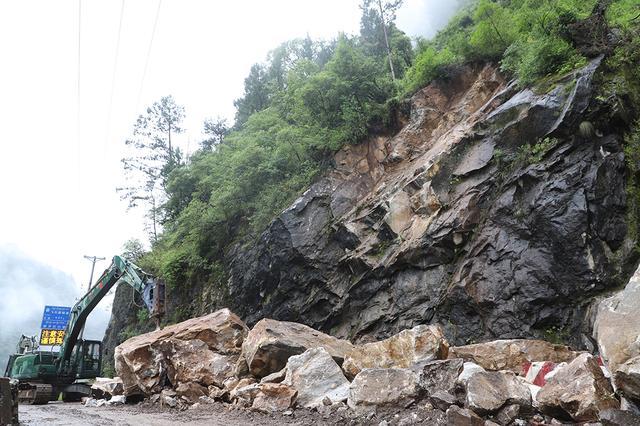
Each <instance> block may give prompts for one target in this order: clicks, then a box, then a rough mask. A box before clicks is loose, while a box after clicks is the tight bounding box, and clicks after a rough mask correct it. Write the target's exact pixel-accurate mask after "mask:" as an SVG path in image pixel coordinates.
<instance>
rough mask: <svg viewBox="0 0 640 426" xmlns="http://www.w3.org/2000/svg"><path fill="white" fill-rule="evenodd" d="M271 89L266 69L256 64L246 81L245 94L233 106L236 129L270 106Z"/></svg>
mask: <svg viewBox="0 0 640 426" xmlns="http://www.w3.org/2000/svg"><path fill="white" fill-rule="evenodd" d="M269 97H270V96H269V87H268V79H267V73H266V70H265V67H264V66H263V65H260V64H254V65H253V66H252V67H251V70H250V71H249V75H248V76H247V78H245V79H244V94H243V96H242V97H241V98H239V99H236V100H235V101H234V102H233V105H234V106H235V107H236V123H235V127H236V128H239V127H241V126H242V125H243V124H244V123H245V122H246V121H247V120H248V119H249V117H250V116H251V114H254V113H256V112H258V111H262V110H263V109H265V108H266V107H267V106H269Z"/></svg>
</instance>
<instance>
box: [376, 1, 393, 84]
mask: <svg viewBox="0 0 640 426" xmlns="http://www.w3.org/2000/svg"><path fill="white" fill-rule="evenodd" d="M378 8H379V9H380V20H381V21H382V32H383V33H384V43H385V44H386V45H387V57H388V58H389V68H390V69H391V80H393V81H396V73H395V70H394V69H393V60H392V59H391V46H389V36H388V35H387V23H386V22H385V19H384V11H383V9H382V0H378Z"/></svg>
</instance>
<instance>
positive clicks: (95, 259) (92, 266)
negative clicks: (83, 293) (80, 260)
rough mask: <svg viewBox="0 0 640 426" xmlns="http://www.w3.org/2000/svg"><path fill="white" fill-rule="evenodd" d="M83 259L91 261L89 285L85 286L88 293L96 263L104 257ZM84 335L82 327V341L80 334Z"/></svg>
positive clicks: (86, 257)
mask: <svg viewBox="0 0 640 426" xmlns="http://www.w3.org/2000/svg"><path fill="white" fill-rule="evenodd" d="M84 258H85V259H87V260H90V261H91V276H90V277H89V285H88V286H87V293H88V292H89V290H91V284H92V283H93V271H94V269H95V268H96V262H97V261H99V260H105V258H104V257H98V256H87V255H85V256H84ZM83 333H84V326H83V327H82V329H81V330H80V338H81V339H82V334H83Z"/></svg>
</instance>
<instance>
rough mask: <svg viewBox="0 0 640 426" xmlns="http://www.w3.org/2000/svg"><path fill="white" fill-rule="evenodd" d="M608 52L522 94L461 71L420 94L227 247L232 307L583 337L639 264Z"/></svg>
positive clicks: (350, 321)
mask: <svg viewBox="0 0 640 426" xmlns="http://www.w3.org/2000/svg"><path fill="white" fill-rule="evenodd" d="M600 62H601V60H600V59H599V58H598V59H595V60H593V61H592V62H591V63H589V64H588V65H587V66H586V67H585V68H583V69H581V70H579V71H578V72H576V73H574V74H572V75H570V76H567V77H565V78H564V79H562V80H560V81H557V82H553V83H549V84H548V87H545V88H544V89H537V90H531V89H524V90H520V89H518V88H517V86H516V85H515V84H513V83H508V82H506V81H505V80H504V78H503V77H502V76H501V75H500V73H499V72H498V71H497V70H496V69H495V68H494V67H492V66H490V65H476V66H467V67H464V68H461V69H459V70H458V71H456V72H455V73H453V75H452V76H451V77H450V78H449V79H447V80H446V81H439V82H436V83H433V84H431V85H430V86H428V87H426V88H425V89H423V90H421V91H420V92H418V93H417V94H416V95H415V96H414V97H413V98H412V99H411V101H410V104H411V112H410V115H409V116H407V117H403V118H402V120H401V121H403V123H404V127H403V128H402V130H401V131H400V132H399V133H398V134H396V135H395V136H393V137H375V138H371V139H370V140H368V141H367V142H366V143H363V144H361V145H358V146H349V147H347V148H345V149H343V150H342V151H341V152H339V153H338V154H337V156H336V168H335V170H333V171H332V172H331V173H329V174H328V175H327V176H325V177H324V178H323V179H321V180H320V181H319V182H317V183H316V184H314V185H313V186H312V187H311V188H310V189H309V190H308V191H307V192H306V193H305V194H304V195H303V196H302V197H300V199H298V200H297V201H296V202H295V203H294V204H293V205H292V206H291V207H290V208H288V209H287V210H286V211H284V212H283V213H282V214H281V215H280V216H279V217H278V218H277V219H276V220H275V221H274V222H273V223H272V224H271V225H270V226H269V228H268V229H267V230H266V231H265V232H264V234H263V235H262V236H261V238H260V240H259V241H258V242H257V243H255V244H253V245H250V246H243V247H237V248H236V249H235V250H234V251H233V252H232V253H230V254H229V258H228V263H229V270H230V277H229V294H230V302H231V308H232V309H233V310H234V311H235V312H237V313H238V314H239V315H240V316H242V317H243V318H244V319H245V320H246V321H247V322H248V323H250V324H252V323H255V322H256V321H258V320H259V319H261V318H263V317H269V318H276V319H280V320H289V321H297V322H302V323H305V324H307V325H309V326H312V327H314V328H317V329H320V330H323V331H327V332H329V333H331V334H332V335H335V336H339V337H346V338H350V339H355V340H370V339H373V338H382V337H387V336H389V335H391V334H394V333H397V332H399V331H400V330H402V329H405V328H410V327H412V326H415V325H418V324H426V323H439V324H441V325H442V326H443V328H444V330H445V332H446V333H447V337H448V338H449V340H450V341H453V342H454V343H457V344H460V343H467V342H470V341H475V340H482V339H488V338H492V337H501V338H507V337H537V336H543V335H545V334H547V335H548V334H549V333H552V334H555V335H557V336H558V337H561V338H563V339H565V340H571V341H573V342H574V343H580V344H582V345H587V346H588V344H589V342H588V341H587V340H584V341H580V339H581V336H582V335H583V334H585V333H584V332H586V328H588V324H586V322H585V317H586V315H587V311H588V308H589V306H590V304H591V303H592V301H593V300H594V298H597V297H598V296H599V295H602V294H605V293H607V292H609V291H611V290H613V289H615V288H619V287H620V286H621V285H623V283H624V282H626V280H627V279H628V277H629V275H630V274H631V272H632V271H633V269H635V266H636V258H635V256H634V255H633V254H632V253H633V250H632V248H633V246H634V244H635V241H633V238H632V237H630V235H629V233H628V232H627V225H626V214H627V212H626V210H627V201H626V192H625V185H626V171H625V170H626V167H625V159H624V154H623V150H622V138H621V132H622V131H623V127H624V125H625V124H624V122H623V121H622V120H619V117H617V116H616V112H615V111H613V110H612V109H611V108H610V107H609V106H608V105H607V104H606V102H604V101H602V97H600V96H596V93H597V89H598V84H597V83H596V81H597V78H598V75H599V67H600Z"/></svg>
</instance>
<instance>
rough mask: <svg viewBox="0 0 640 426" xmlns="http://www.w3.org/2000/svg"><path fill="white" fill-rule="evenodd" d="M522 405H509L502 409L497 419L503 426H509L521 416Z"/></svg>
mask: <svg viewBox="0 0 640 426" xmlns="http://www.w3.org/2000/svg"><path fill="white" fill-rule="evenodd" d="M520 409H521V407H520V405H518V404H509V405H506V406H504V407H502V408H501V409H500V411H498V414H496V416H495V419H496V421H497V422H498V423H499V424H501V425H509V424H511V423H512V422H513V421H515V420H516V418H517V417H518V416H519V415H520Z"/></svg>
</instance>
